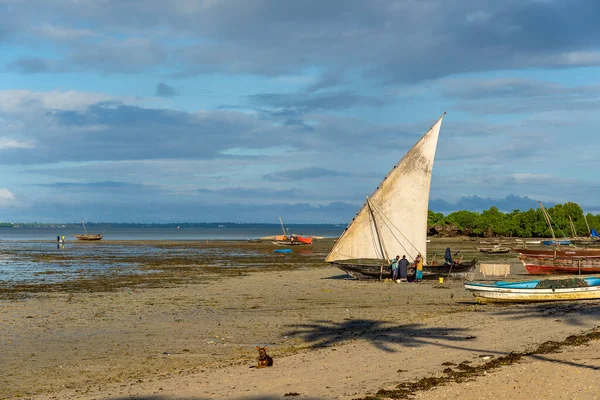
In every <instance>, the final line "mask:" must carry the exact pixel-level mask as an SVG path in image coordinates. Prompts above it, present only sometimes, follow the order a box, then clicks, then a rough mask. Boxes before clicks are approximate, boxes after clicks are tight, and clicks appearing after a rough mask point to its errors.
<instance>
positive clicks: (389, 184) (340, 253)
mask: <svg viewBox="0 0 600 400" xmlns="http://www.w3.org/2000/svg"><path fill="white" fill-rule="evenodd" d="M445 114H446V113H444V115H445ZM444 115H442V116H441V117H440V119H439V120H438V121H437V122H436V123H435V125H433V126H432V127H431V129H429V131H428V132H427V133H426V134H425V135H423V137H422V138H421V139H420V140H419V141H418V142H417V143H416V144H415V145H414V146H413V147H412V148H411V149H410V150H409V151H408V153H406V155H405V156H404V157H403V158H402V159H401V160H400V161H399V162H398V164H396V165H395V166H394V168H393V169H392V170H391V171H390V172H389V173H388V174H387V176H386V177H385V178H384V179H383V181H382V182H381V184H380V185H379V186H378V187H377V189H376V190H375V192H374V193H373V194H372V195H371V197H369V198H368V199H367V202H365V204H364V205H363V206H362V208H361V209H360V211H359V212H358V213H357V214H356V216H355V217H354V219H353V220H352V222H351V223H350V225H349V226H348V228H346V230H345V231H344V233H343V234H342V236H340V238H339V239H338V241H337V242H336V244H335V245H334V246H333V249H332V250H331V252H330V253H329V255H328V256H327V258H326V259H325V261H327V262H340V261H342V260H356V259H376V260H389V258H393V257H395V256H396V255H399V256H401V257H402V255H406V258H408V259H410V260H412V259H414V257H415V256H416V255H417V254H418V253H421V255H422V256H423V257H424V258H425V257H426V247H427V244H426V243H427V211H428V205H429V187H430V185H431V172H432V169H433V159H434V157H435V150H436V147H437V141H438V135H439V132H440V127H441V125H442V119H443V118H444ZM424 261H425V260H424Z"/></svg>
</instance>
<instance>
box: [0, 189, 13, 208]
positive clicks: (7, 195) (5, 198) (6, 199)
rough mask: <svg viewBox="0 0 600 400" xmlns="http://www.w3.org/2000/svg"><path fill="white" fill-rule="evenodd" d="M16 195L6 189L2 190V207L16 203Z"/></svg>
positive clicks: (0, 190) (0, 194)
mask: <svg viewBox="0 0 600 400" xmlns="http://www.w3.org/2000/svg"><path fill="white" fill-rule="evenodd" d="M16 200H17V199H16V197H15V195H14V194H13V193H12V192H11V191H10V190H8V189H6V188H0V207H7V206H10V205H13V204H15V203H16Z"/></svg>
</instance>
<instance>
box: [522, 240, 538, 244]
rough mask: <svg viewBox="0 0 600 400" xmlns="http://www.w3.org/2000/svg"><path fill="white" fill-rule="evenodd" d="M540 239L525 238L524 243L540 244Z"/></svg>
mask: <svg viewBox="0 0 600 400" xmlns="http://www.w3.org/2000/svg"><path fill="white" fill-rule="evenodd" d="M541 243H542V241H541V240H526V241H525V244H541Z"/></svg>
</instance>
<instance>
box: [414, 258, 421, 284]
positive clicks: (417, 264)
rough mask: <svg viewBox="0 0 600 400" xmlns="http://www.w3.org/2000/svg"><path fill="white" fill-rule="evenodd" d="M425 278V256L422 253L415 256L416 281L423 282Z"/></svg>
mask: <svg viewBox="0 0 600 400" xmlns="http://www.w3.org/2000/svg"><path fill="white" fill-rule="evenodd" d="M422 280H423V257H422V256H421V253H419V254H418V255H417V258H415V281H416V282H421V281H422Z"/></svg>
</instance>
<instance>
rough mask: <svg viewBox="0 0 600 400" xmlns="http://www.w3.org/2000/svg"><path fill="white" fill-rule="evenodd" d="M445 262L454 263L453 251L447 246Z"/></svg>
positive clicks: (447, 263) (446, 263)
mask: <svg viewBox="0 0 600 400" xmlns="http://www.w3.org/2000/svg"><path fill="white" fill-rule="evenodd" d="M444 264H445V265H452V252H451V251H450V247H446V252H445V253H444Z"/></svg>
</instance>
